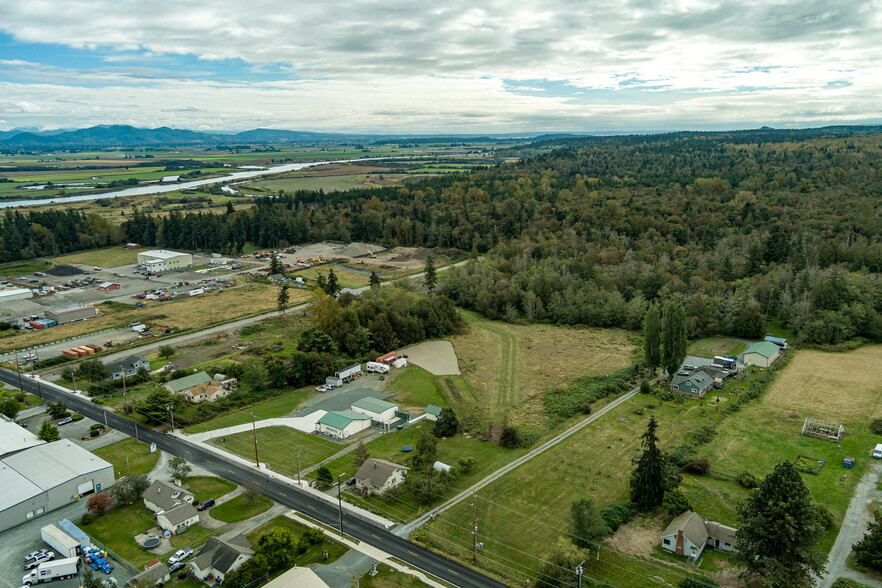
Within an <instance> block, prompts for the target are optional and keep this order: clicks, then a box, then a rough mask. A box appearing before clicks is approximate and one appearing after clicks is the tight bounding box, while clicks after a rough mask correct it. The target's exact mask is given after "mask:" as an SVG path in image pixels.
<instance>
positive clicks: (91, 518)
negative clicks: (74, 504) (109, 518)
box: [80, 512, 95, 527]
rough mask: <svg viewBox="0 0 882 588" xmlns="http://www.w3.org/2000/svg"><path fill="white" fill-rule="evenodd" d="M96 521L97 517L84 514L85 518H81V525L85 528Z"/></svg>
mask: <svg viewBox="0 0 882 588" xmlns="http://www.w3.org/2000/svg"><path fill="white" fill-rule="evenodd" d="M94 520H95V515H91V514H89V513H87V512H84V513H83V516H81V517H80V524H81V525H83V526H84V527H85V526H88V525H91V524H92V521H94Z"/></svg>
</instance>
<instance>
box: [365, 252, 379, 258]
mask: <svg viewBox="0 0 882 588" xmlns="http://www.w3.org/2000/svg"><path fill="white" fill-rule="evenodd" d="M367 254H368V255H370V256H371V257H372V258H374V259H376V258H377V256H376V255H374V253H373V251H368V252H367Z"/></svg>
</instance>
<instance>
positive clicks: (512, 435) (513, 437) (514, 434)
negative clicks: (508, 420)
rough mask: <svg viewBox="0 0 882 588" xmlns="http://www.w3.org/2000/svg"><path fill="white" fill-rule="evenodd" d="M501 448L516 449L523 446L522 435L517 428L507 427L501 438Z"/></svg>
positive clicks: (503, 430)
mask: <svg viewBox="0 0 882 588" xmlns="http://www.w3.org/2000/svg"><path fill="white" fill-rule="evenodd" d="M499 446H500V447H504V448H505V449H515V448H517V447H520V446H521V433H520V432H519V431H518V430H517V429H516V428H515V427H505V428H504V429H502V435H500V437H499Z"/></svg>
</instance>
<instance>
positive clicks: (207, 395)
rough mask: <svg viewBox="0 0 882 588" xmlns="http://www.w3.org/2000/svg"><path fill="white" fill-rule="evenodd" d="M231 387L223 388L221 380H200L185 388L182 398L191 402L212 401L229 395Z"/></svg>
mask: <svg viewBox="0 0 882 588" xmlns="http://www.w3.org/2000/svg"><path fill="white" fill-rule="evenodd" d="M231 391H232V389H231V388H224V386H223V385H222V384H221V382H219V381H217V380H212V381H210V382H202V383H199V384H196V385H195V386H193V387H191V388H187V389H186V390H184V391H183V392H182V394H183V395H184V398H186V399H187V400H188V401H190V402H193V403H199V402H214V401H215V400H217V399H219V398H226V397H227V396H229V395H230V392H231Z"/></svg>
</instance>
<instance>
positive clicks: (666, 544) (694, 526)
mask: <svg viewBox="0 0 882 588" xmlns="http://www.w3.org/2000/svg"><path fill="white" fill-rule="evenodd" d="M735 533H736V529H733V528H732V527H727V526H726V525H723V524H721V523H716V522H711V521H707V520H705V519H704V518H702V517H701V515H699V514H698V513H695V512H692V511H691V510H687V511H686V512H684V513H683V514H681V515H680V516H678V517H675V518H674V520H673V521H671V524H670V525H668V528H667V529H665V531H664V533H662V547H663V548H664V549H667V550H668V551H670V552H673V553H676V554H677V555H685V556H686V557H687V558H688V559H689V562H690V563H694V562H695V561H697V560H698V558H699V557H700V556H701V552H702V551H704V548H705V546H707V545H710V546H711V547H712V548H713V549H717V550H719V551H732V550H734V549H735Z"/></svg>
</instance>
